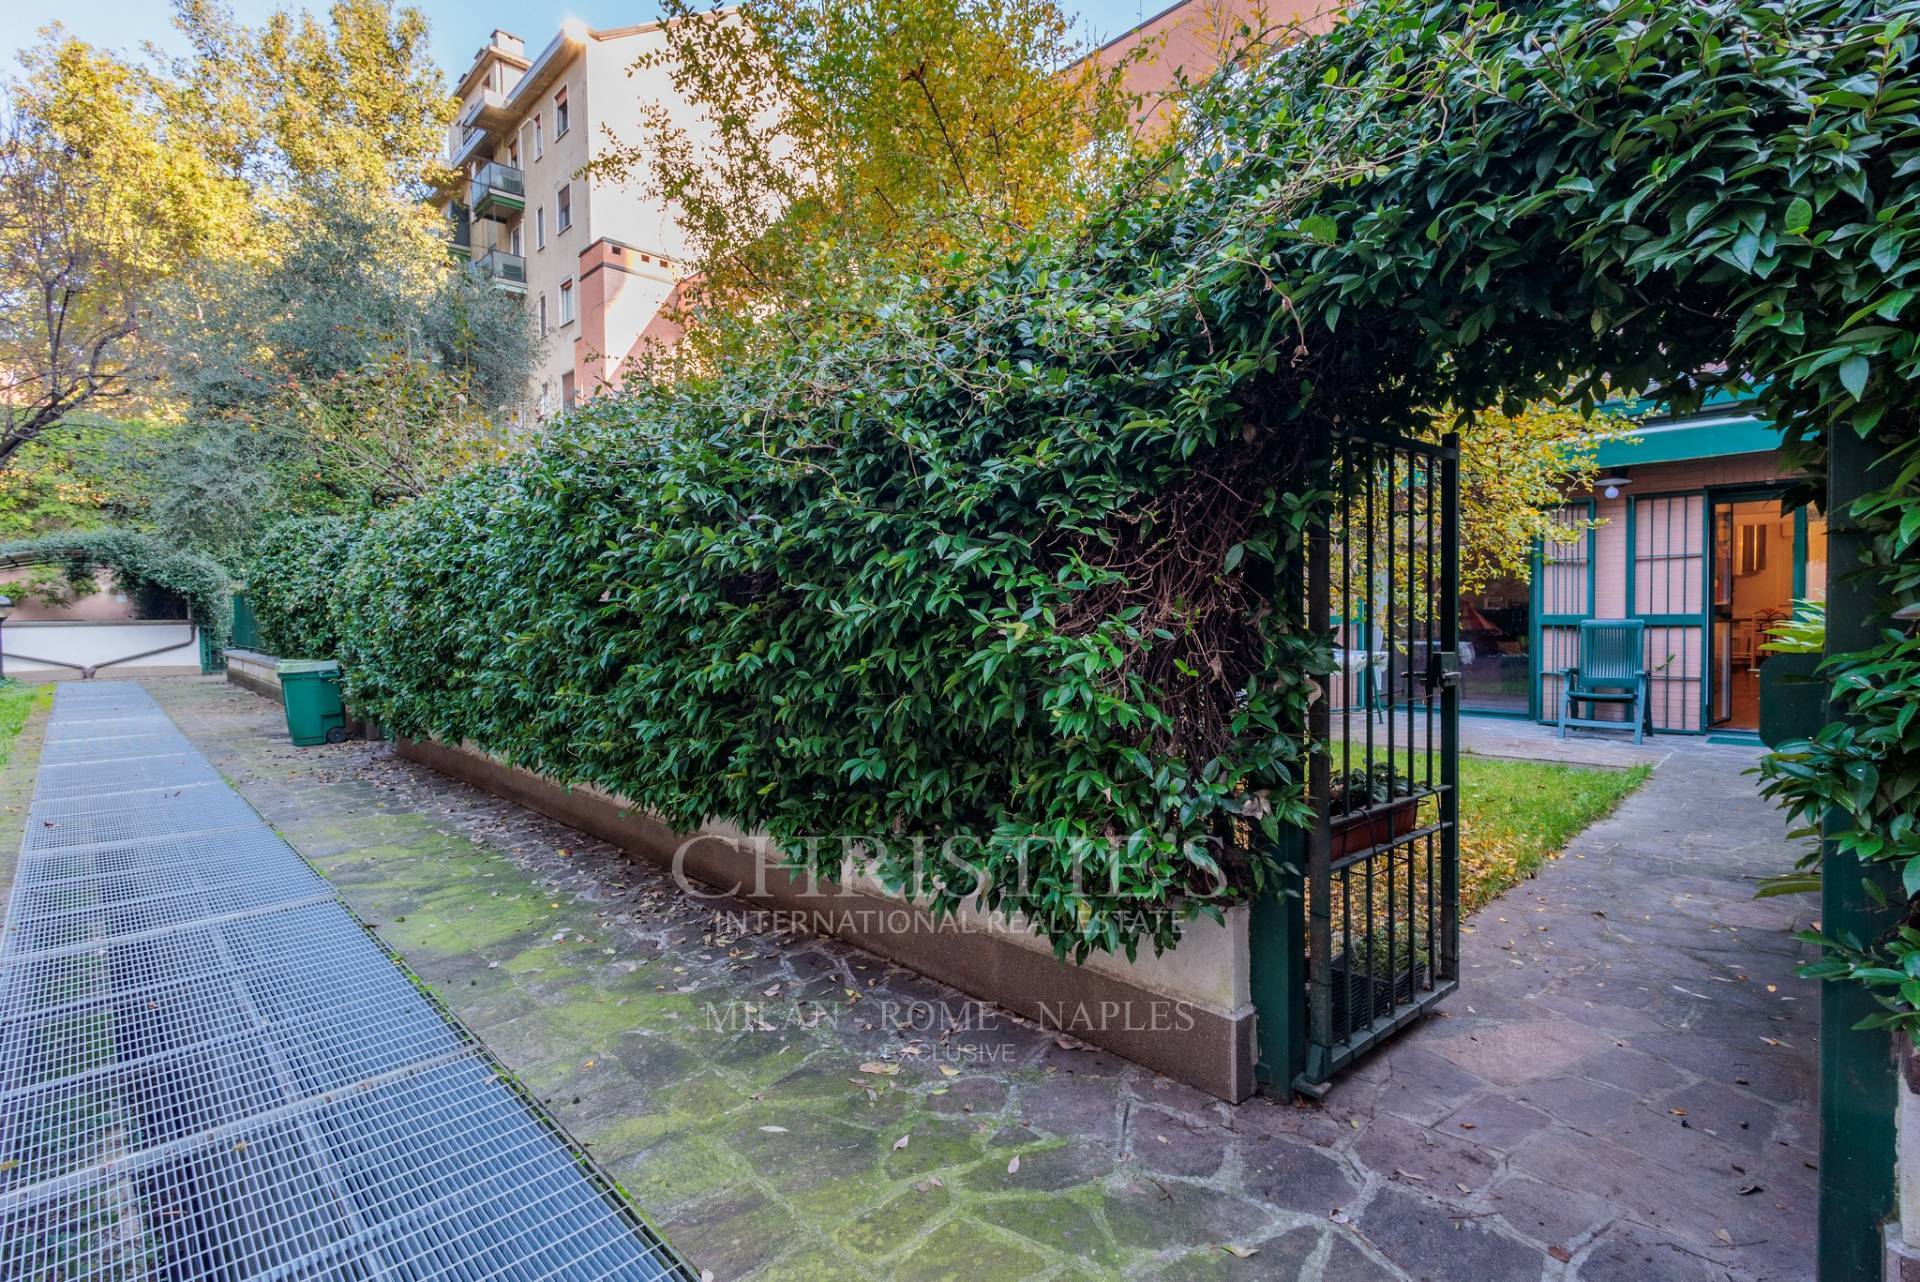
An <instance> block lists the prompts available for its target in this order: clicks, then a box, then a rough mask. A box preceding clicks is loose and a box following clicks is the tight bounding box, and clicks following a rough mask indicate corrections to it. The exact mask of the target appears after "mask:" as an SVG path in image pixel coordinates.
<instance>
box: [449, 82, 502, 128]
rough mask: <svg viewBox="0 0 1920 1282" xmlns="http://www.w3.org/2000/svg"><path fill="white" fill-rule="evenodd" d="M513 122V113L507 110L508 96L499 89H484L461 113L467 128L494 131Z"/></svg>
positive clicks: (461, 118) (461, 120)
mask: <svg viewBox="0 0 1920 1282" xmlns="http://www.w3.org/2000/svg"><path fill="white" fill-rule="evenodd" d="M512 123H513V113H512V112H510V111H508V110H507V96H506V95H505V94H503V93H501V92H500V91H499V90H497V89H488V90H485V91H483V92H482V93H481V94H480V96H479V97H477V98H475V99H474V100H473V101H472V102H470V103H468V104H467V106H466V109H465V110H464V111H462V112H461V113H460V124H461V125H462V126H463V127H464V128H467V129H483V130H487V131H492V130H495V129H504V128H506V127H507V126H508V125H510V124H512Z"/></svg>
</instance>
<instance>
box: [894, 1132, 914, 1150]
mask: <svg viewBox="0 0 1920 1282" xmlns="http://www.w3.org/2000/svg"><path fill="white" fill-rule="evenodd" d="M912 1138H913V1136H911V1135H902V1136H901V1137H900V1138H899V1139H897V1140H895V1141H894V1142H893V1151H894V1152H896V1153H897V1152H899V1151H900V1150H901V1149H903V1148H905V1147H906V1146H907V1141H908V1140H910V1139H912Z"/></svg>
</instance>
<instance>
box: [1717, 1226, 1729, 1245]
mask: <svg viewBox="0 0 1920 1282" xmlns="http://www.w3.org/2000/svg"><path fill="white" fill-rule="evenodd" d="M1713 1235H1714V1237H1716V1238H1718V1239H1719V1240H1720V1241H1721V1242H1724V1243H1725V1244H1726V1245H1728V1246H1732V1245H1733V1234H1731V1233H1729V1232H1727V1231H1726V1230H1725V1229H1715V1230H1714V1231H1713Z"/></svg>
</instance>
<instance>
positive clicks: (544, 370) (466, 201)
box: [446, 23, 700, 417]
mask: <svg viewBox="0 0 1920 1282" xmlns="http://www.w3.org/2000/svg"><path fill="white" fill-rule="evenodd" d="M664 41H665V32H664V30H663V29H662V26H661V24H659V23H646V24H642V25H638V26H630V27H618V28H613V29H609V30H604V31H596V30H592V29H590V28H587V27H585V26H582V25H580V24H577V23H569V24H567V25H566V26H564V27H562V28H561V30H560V32H559V33H558V34H557V35H555V36H554V37H553V39H552V40H551V41H549V42H548V44H547V45H546V47H545V48H544V49H541V50H540V51H539V52H537V53H534V54H531V55H529V54H528V53H527V51H526V48H525V46H524V44H523V42H522V41H521V39H520V38H519V37H518V36H515V35H512V34H510V33H508V32H505V31H495V32H494V33H493V34H492V36H491V37H490V38H489V40H488V42H487V43H486V45H484V46H483V47H482V48H481V49H480V51H479V52H478V53H477V54H476V55H475V56H474V61H473V64H472V65H471V66H470V67H469V68H468V69H467V72H466V74H465V75H463V76H462V77H461V78H460V81H459V83H458V84H457V85H456V87H455V93H456V95H457V96H458V98H459V99H460V110H459V113H458V115H457V116H456V118H455V122H454V124H453V126H452V127H451V128H450V129H449V130H448V136H447V160H448V163H449V165H450V166H451V167H452V168H453V169H455V170H456V171H458V172H459V173H460V174H461V175H462V182H461V185H460V187H459V189H458V190H457V191H456V192H455V193H454V194H453V195H452V197H451V198H450V199H448V200H447V201H446V206H447V212H448V215H449V218H450V220H451V228H452V230H451V233H450V234H451V237H452V240H453V243H454V246H455V252H456V253H460V254H464V255H465V256H466V257H467V258H468V260H469V261H470V262H471V264H472V267H473V270H474V271H476V272H478V273H480V274H482V275H484V276H486V277H487V278H489V279H490V280H491V281H492V282H493V283H494V285H495V286H496V287H498V288H501V289H505V290H508V291H510V292H513V293H516V294H520V295H522V296H523V297H524V298H525V300H526V308H527V313H528V317H529V319H530V320H531V321H532V322H533V324H534V326H535V328H536V330H537V331H538V332H539V333H540V334H541V335H542V336H543V338H544V344H545V345H544V351H543V355H542V357H541V360H540V364H539V367H538V370H537V372H536V374H535V376H534V379H533V385H532V387H531V388H530V389H529V401H530V405H531V409H532V412H533V414H534V415H535V416H537V417H544V416H545V415H546V414H548V413H552V412H554V411H555V410H558V409H561V408H564V407H565V406H567V405H569V404H573V403H575V402H577V401H578V400H580V399H583V398H585V397H587V396H591V395H593V394H594V393H595V392H597V391H599V390H601V389H603V388H606V387H617V386H618V385H619V383H620V381H621V379H622V377H623V376H624V373H625V369H626V366H627V363H628V362H629V360H630V359H631V358H632V357H633V356H635V355H636V354H637V353H638V352H640V351H641V350H644V348H645V346H646V345H647V344H648V343H649V342H652V341H657V340H662V339H664V340H667V341H670V339H671V337H672V335H673V333H674V332H675V331H674V329H673V326H672V325H671V322H670V320H669V318H668V317H666V316H663V315H662V308H663V306H664V305H666V304H667V302H668V300H669V299H670V298H671V297H672V295H673V292H674V290H675V288H676V286H677V285H678V284H679V282H680V280H681V277H682V275H683V273H684V270H685V268H684V264H685V262H686V255H687V246H686V243H685V239H684V237H683V236H682V235H681V233H680V230H679V223H678V220H677V218H676V211H675V209H674V208H673V207H672V206H671V205H669V204H668V203H666V202H663V201H659V200H655V199H652V198H650V197H648V196H645V195H643V194H642V192H641V190H640V189H639V188H638V187H637V186H635V185H633V184H629V183H621V182H615V181H609V180H607V179H604V178H599V177H588V176H586V175H584V174H583V172H582V171H583V170H584V169H585V167H586V166H587V165H588V164H589V163H590V162H591V161H593V160H595V159H597V158H599V157H600V156H602V155H603V154H604V153H605V152H606V151H607V149H608V148H609V147H611V146H614V145H615V144H616V142H627V141H630V140H633V139H636V138H638V137H639V136H640V131H641V128H642V124H643V117H644V114H645V113H646V111H647V110H648V109H649V108H650V107H651V106H652V105H653V104H656V103H658V104H661V105H664V106H666V107H667V108H668V109H669V110H670V111H673V112H674V114H675V115H676V117H681V116H684V117H685V119H684V120H683V121H682V126H683V127H684V128H688V129H689V131H690V132H694V133H696V135H697V132H698V130H699V128H700V123H699V121H698V119H697V118H696V113H694V112H693V111H692V110H691V109H688V108H685V104H684V102H683V100H681V99H679V98H678V96H677V95H675V94H674V92H673V89H672V86H671V84H669V83H668V81H667V77H666V75H665V73H664V71H661V70H659V69H650V70H635V69H634V64H635V63H636V61H638V60H639V59H640V58H642V57H643V56H644V55H646V54H649V53H653V52H656V51H658V50H659V49H660V48H661V47H662V46H663V44H664ZM676 106H677V107H678V108H679V109H677V110H676Z"/></svg>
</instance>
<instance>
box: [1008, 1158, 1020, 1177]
mask: <svg viewBox="0 0 1920 1282" xmlns="http://www.w3.org/2000/svg"><path fill="white" fill-rule="evenodd" d="M1019 1170H1020V1155H1019V1154H1018V1153H1016V1154H1014V1157H1013V1160H1012V1161H1011V1162H1008V1163H1007V1174H1008V1175H1013V1174H1015V1173H1017V1172H1018V1171H1019Z"/></svg>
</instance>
